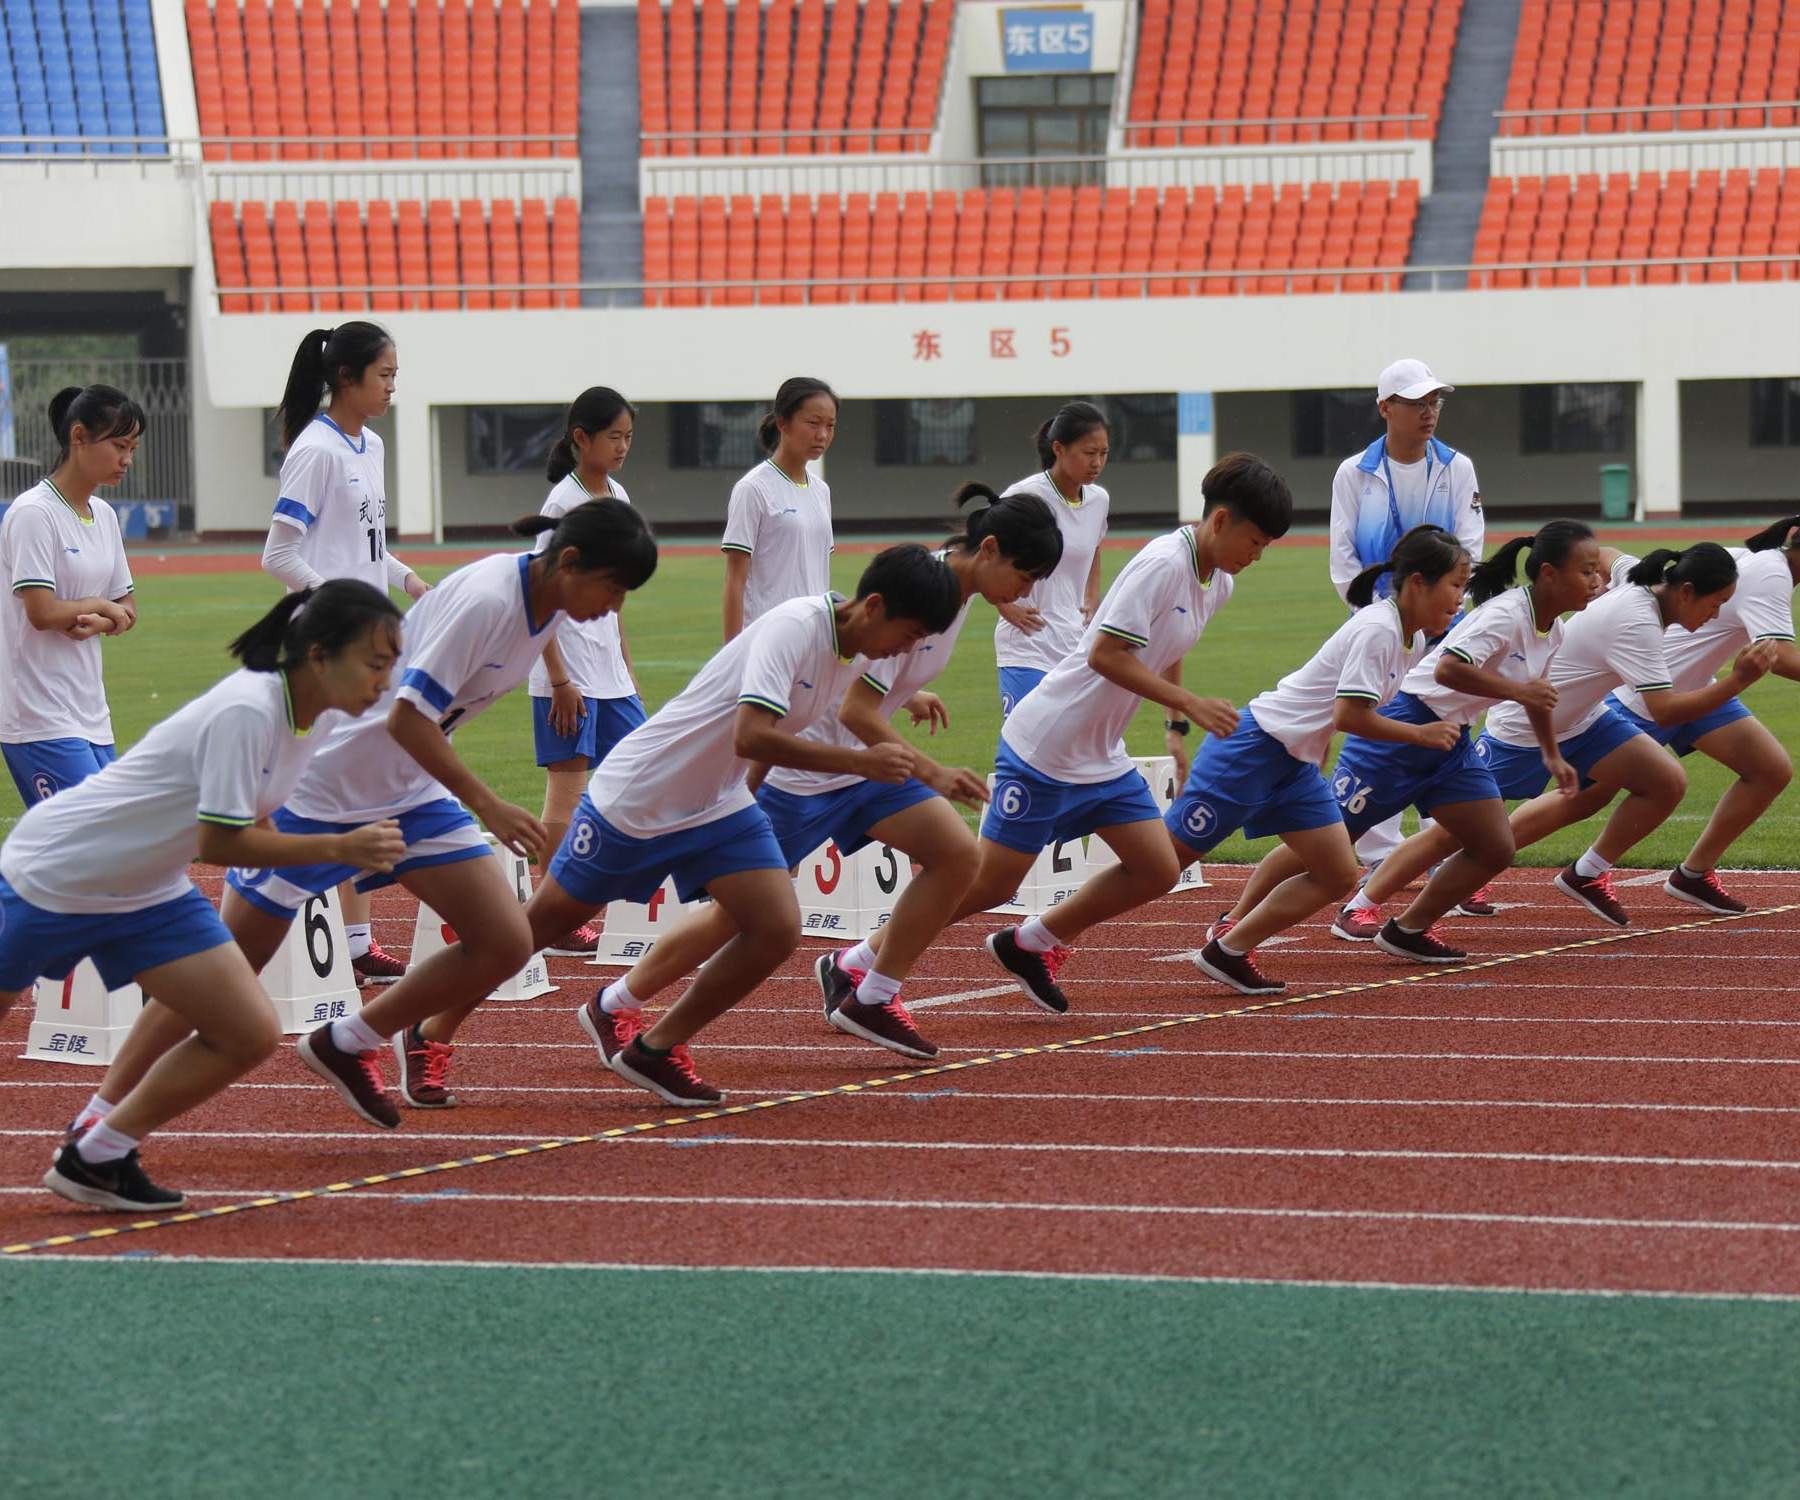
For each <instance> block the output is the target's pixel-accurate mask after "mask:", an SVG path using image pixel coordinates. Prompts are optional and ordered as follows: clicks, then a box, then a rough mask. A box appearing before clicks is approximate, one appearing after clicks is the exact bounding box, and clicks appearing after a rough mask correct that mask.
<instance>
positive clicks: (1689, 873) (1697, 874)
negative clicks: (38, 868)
mask: <svg viewBox="0 0 1800 1500" xmlns="http://www.w3.org/2000/svg"><path fill="white" fill-rule="evenodd" d="M1675 868H1676V869H1677V870H1679V871H1680V872H1681V873H1682V874H1683V875H1685V876H1686V877H1687V878H1688V879H1689V880H1700V879H1702V878H1703V877H1704V876H1705V874H1706V871H1704V870H1690V869H1689V868H1688V867H1687V864H1686V862H1685V861H1684V862H1683V863H1681V864H1678V865H1676V866H1675ZM94 1097H95V1098H96V1099H98V1098H99V1097H100V1096H99V1095H98V1094H95V1095H94ZM110 1107H111V1106H110V1105H109V1106H108V1108H110Z"/></svg>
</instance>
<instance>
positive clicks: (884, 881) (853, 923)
mask: <svg viewBox="0 0 1800 1500" xmlns="http://www.w3.org/2000/svg"><path fill="white" fill-rule="evenodd" d="M912 878H913V868H912V861H911V860H910V859H908V858H907V857H906V855H904V854H902V853H901V852H900V851H899V850H898V849H896V848H894V847H893V846H892V845H891V844H864V845H863V846H862V848H860V849H858V850H857V851H856V853H854V854H845V853H843V852H842V851H840V850H839V848H838V846H837V845H836V844H834V843H832V842H831V840H829V839H827V840H826V841H825V843H823V844H822V845H820V847H819V848H817V849H815V850H814V851H813V852H812V853H811V854H810V855H809V856H807V858H806V859H804V860H802V861H801V862H800V868H799V872H798V874H796V875H795V877H794V884H795V894H797V895H798V896H799V898H800V936H801V937H803V938H824V939H828V940H830V941H833V942H836V941H838V940H839V939H844V938H849V939H857V938H866V937H869V936H871V935H873V934H874V933H875V932H877V931H878V930H879V929H880V928H882V927H883V926H885V925H886V923H887V919H888V918H889V917H891V916H892V915H893V914H894V903H895V902H896V901H898V900H899V899H900V893H901V892H902V891H903V890H905V889H906V887H907V886H908V885H910V884H911V883H912Z"/></svg>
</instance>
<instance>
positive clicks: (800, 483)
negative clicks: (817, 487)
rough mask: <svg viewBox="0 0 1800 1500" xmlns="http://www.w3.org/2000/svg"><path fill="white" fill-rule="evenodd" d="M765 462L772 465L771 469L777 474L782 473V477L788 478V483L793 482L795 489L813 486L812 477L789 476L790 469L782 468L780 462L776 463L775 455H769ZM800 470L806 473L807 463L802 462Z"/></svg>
mask: <svg viewBox="0 0 1800 1500" xmlns="http://www.w3.org/2000/svg"><path fill="white" fill-rule="evenodd" d="M763 462H764V463H766V464H767V465H768V466H769V467H770V468H771V469H773V470H774V471H775V472H776V473H777V474H779V475H780V476H781V477H782V478H783V479H786V480H787V482H788V483H789V484H791V485H793V487H794V488H795V489H797V490H804V489H808V488H810V487H811V484H812V481H811V480H810V479H794V478H791V477H790V476H789V474H788V471H787V470H786V469H784V468H782V467H781V465H780V464H778V463H776V462H775V460H774V458H773V457H772V456H771V457H769V458H765V459H764V460H763ZM800 472H801V473H802V474H804V473H805V472H806V465H805V464H802V465H801V466H800Z"/></svg>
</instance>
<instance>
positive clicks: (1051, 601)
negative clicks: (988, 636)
mask: <svg viewBox="0 0 1800 1500" xmlns="http://www.w3.org/2000/svg"><path fill="white" fill-rule="evenodd" d="M1006 493H1007V494H1009V495H1036V496H1037V497H1038V499H1040V500H1042V501H1043V502H1044V503H1045V504H1046V505H1048V506H1049V507H1050V514H1051V515H1053V516H1055V517H1056V526H1057V529H1058V530H1059V531H1061V532H1062V540H1063V551H1062V560H1061V561H1060V562H1058V563H1057V565H1056V571H1055V572H1053V573H1052V574H1051V575H1050V576H1049V577H1048V578H1040V579H1039V580H1038V581H1037V582H1036V583H1034V584H1033V585H1032V586H1031V592H1030V593H1029V594H1027V595H1026V596H1025V597H1024V598H1023V599H1022V600H1020V601H1019V602H1020V603H1021V604H1031V605H1035V606H1036V607H1037V610H1038V613H1039V614H1041V615H1042V616H1043V617H1044V628H1043V629H1042V630H1040V631H1038V633H1037V634H1036V635H1027V634H1026V633H1025V632H1024V631H1023V630H1020V629H1019V628H1018V627H1017V626H1013V625H1008V624H1007V623H1006V621H1005V620H1001V621H1000V622H999V623H998V624H997V625H995V626H994V660H995V662H996V663H998V664H999V665H1000V666H1003V667H1029V668H1031V669H1032V670H1033V671H1037V672H1048V671H1049V670H1050V669H1051V668H1052V667H1054V666H1055V665H1056V664H1057V663H1058V662H1059V661H1061V660H1062V659H1063V658H1064V657H1065V656H1067V655H1068V654H1069V653H1070V652H1071V651H1073V650H1074V649H1075V648H1076V647H1077V646H1079V645H1080V644H1081V633H1082V631H1083V630H1085V629H1086V628H1087V622H1086V621H1085V620H1084V619H1082V617H1081V601H1082V599H1083V598H1084V597H1085V595H1086V593H1087V581H1088V574H1089V573H1090V572H1091V571H1092V570H1093V566H1094V554H1095V553H1096V552H1098V551H1099V550H1100V543H1101V542H1102V541H1103V540H1104V539H1105V537H1106V516H1107V511H1108V509H1109V508H1110V506H1111V504H1112V502H1111V500H1110V499H1109V498H1108V496H1107V493H1106V491H1105V490H1103V489H1101V488H1100V486H1099V485H1097V484H1089V485H1083V486H1082V489H1081V498H1080V500H1078V501H1077V502H1075V503H1074V504H1070V503H1069V501H1067V500H1065V499H1064V498H1063V496H1062V492H1061V491H1060V490H1058V489H1057V487H1056V481H1055V480H1053V479H1051V477H1050V475H1049V474H1048V473H1047V472H1046V473H1041V474H1033V475H1031V476H1030V477H1029V478H1026V479H1021V480H1020V481H1019V482H1018V483H1017V484H1015V485H1010V486H1008V488H1007V490H1006Z"/></svg>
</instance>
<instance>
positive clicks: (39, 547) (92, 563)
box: [0, 477, 131, 745]
mask: <svg viewBox="0 0 1800 1500" xmlns="http://www.w3.org/2000/svg"><path fill="white" fill-rule="evenodd" d="M89 504H90V505H91V507H92V508H93V513H94V514H93V519H92V520H91V521H84V520H82V518H81V517H80V516H79V515H78V514H76V511H75V507H74V506H72V505H70V504H69V502H68V501H66V500H65V499H63V497H62V496H61V495H60V494H58V493H57V491H56V486H55V485H53V484H52V483H51V482H50V480H49V478H48V477H46V478H45V479H44V480H42V481H41V482H40V483H38V484H36V485H33V486H32V487H31V488H30V489H28V490H26V491H25V493H24V494H22V495H20V496H19V498H18V499H16V500H15V501H13V503H12V504H11V505H9V506H7V508H6V515H5V518H4V519H0V567H3V568H4V569H5V570H6V581H7V584H8V586H9V592H8V594H7V598H6V604H5V606H4V607H3V608H0V660H3V661H5V663H6V672H5V676H4V679H3V680H0V742H4V743H6V744H8V745H21V744H28V743H30V742H31V741H33V740H57V739H77V740H87V741H89V742H91V743H92V744H96V745H110V744H111V743H112V742H113V729H112V714H111V712H110V711H109V710H108V708H107V706H106V683H105V680H104V678H103V676H102V673H101V664H100V640H101V638H100V637H99V636H97V635H96V636H89V637H88V638H87V639H86V640H85V641H72V640H70V639H69V638H68V637H67V636H66V635H64V634H63V633H62V632H61V631H60V630H34V629H33V628H32V625H31V620H30V618H29V616H27V615H26V613H25V605H24V603H23V602H22V601H21V600H20V598H19V594H20V592H21V591H22V590H25V589H30V588H42V587H44V586H45V585H48V586H49V587H50V588H51V590H52V591H53V592H54V593H55V595H56V597H57V598H59V599H95V598H98V599H121V598H123V597H124V596H125V595H126V594H129V593H130V592H131V569H130V568H129V567H128V566H127V565H126V562H125V539H124V537H123V536H121V535H120V533H119V518H118V517H117V516H116V515H114V514H113V508H112V507H111V506H110V505H108V504H107V503H106V502H105V501H104V500H102V499H100V498H98V497H97V496H96V497H95V498H94V499H93V500H91V501H89Z"/></svg>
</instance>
